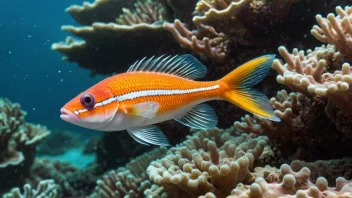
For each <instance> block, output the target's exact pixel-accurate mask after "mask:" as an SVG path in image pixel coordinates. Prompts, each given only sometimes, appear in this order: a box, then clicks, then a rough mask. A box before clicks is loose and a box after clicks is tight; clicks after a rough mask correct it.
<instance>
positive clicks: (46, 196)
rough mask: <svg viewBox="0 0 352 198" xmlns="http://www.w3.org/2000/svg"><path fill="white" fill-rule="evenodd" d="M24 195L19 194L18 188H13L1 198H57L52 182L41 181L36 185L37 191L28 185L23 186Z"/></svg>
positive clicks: (55, 186) (54, 185)
mask: <svg viewBox="0 0 352 198" xmlns="http://www.w3.org/2000/svg"><path fill="white" fill-rule="evenodd" d="M23 188H24V193H23V194H21V190H20V189H19V188H14V189H12V190H11V192H9V193H6V194H4V196H3V198H29V197H30V198H58V197H59V196H58V192H57V185H56V184H55V182H54V180H43V181H41V182H40V183H39V184H38V187H37V189H36V190H35V189H33V187H32V186H31V185H29V184H26V185H24V187H23Z"/></svg>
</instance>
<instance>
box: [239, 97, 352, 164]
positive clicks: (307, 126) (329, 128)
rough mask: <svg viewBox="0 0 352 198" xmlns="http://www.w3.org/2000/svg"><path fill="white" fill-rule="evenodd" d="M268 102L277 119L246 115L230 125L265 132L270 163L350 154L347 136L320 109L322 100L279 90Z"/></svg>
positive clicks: (332, 157)
mask: <svg viewBox="0 0 352 198" xmlns="http://www.w3.org/2000/svg"><path fill="white" fill-rule="evenodd" d="M270 102H271V104H272V106H273V108H274V109H275V114H276V115H277V116H278V117H280V118H281V120H282V121H281V122H272V121H270V120H265V119H263V118H261V117H258V116H253V117H251V116H249V115H246V116H244V117H242V120H241V121H237V122H235V124H234V125H235V127H236V128H237V129H238V130H240V131H242V132H245V133H251V134H255V135H265V136H267V137H268V138H269V139H270V144H271V146H272V149H273V151H274V159H270V160H271V164H275V163H274V162H276V163H277V165H278V164H282V163H288V162H289V161H290V160H293V159H301V160H308V161H312V160H319V159H335V158H340V157H343V156H348V155H350V154H351V153H350V149H351V147H350V144H348V142H349V141H351V139H350V136H347V135H346V134H345V133H344V132H345V131H339V130H338V128H337V126H336V124H335V123H334V122H333V121H332V120H331V119H330V118H329V116H328V115H327V114H326V113H325V112H324V108H325V106H326V100H321V99H319V98H317V97H307V96H305V95H303V94H301V93H295V92H292V93H290V94H288V93H287V92H286V91H285V90H282V91H279V92H278V93H277V96H276V97H273V98H271V99H270ZM331 147H334V148H336V149H337V150H339V151H340V152H336V151H335V150H334V149H330V148H331Z"/></svg>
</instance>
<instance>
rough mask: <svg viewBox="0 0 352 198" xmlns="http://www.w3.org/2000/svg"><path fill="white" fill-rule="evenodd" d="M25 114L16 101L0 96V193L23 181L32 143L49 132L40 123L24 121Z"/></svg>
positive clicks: (30, 160)
mask: <svg viewBox="0 0 352 198" xmlns="http://www.w3.org/2000/svg"><path fill="white" fill-rule="evenodd" d="M25 115H26V112H24V111H23V110H21V108H20V105H19V104H13V103H11V102H10V101H9V100H7V99H2V98H0V138H1V139H0V175H1V177H0V192H2V191H3V190H6V189H7V188H9V187H11V186H13V185H19V184H21V183H22V182H23V177H25V176H27V175H28V174H29V169H30V167H31V165H32V163H33V160H34V158H35V151H36V150H35V149H36V146H37V145H38V143H39V142H40V141H41V140H42V139H43V138H45V137H46V136H48V135H49V134H50V131H48V130H47V128H46V127H44V126H41V125H33V124H29V123H25V122H24V119H25ZM18 178H20V179H18Z"/></svg>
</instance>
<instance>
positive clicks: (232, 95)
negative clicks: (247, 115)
mask: <svg viewBox="0 0 352 198" xmlns="http://www.w3.org/2000/svg"><path fill="white" fill-rule="evenodd" d="M274 58H275V55H265V56H261V57H258V58H256V59H253V60H251V61H249V62H247V63H245V64H243V65H241V66H239V67H238V68H236V69H235V70H233V71H232V72H230V73H229V74H227V75H226V76H225V77H223V78H222V79H220V81H221V82H223V83H225V84H227V86H228V87H229V89H230V90H228V91H225V93H223V95H222V97H223V98H224V99H225V100H227V101H229V102H231V103H233V104H235V105H237V106H239V107H240V108H242V109H244V110H246V111H248V112H251V113H253V114H256V115H258V116H261V117H264V118H266V119H269V120H273V121H280V118H278V117H277V116H276V115H275V114H274V111H273V109H272V107H271V104H270V102H269V99H268V98H267V97H266V96H265V95H264V94H263V93H261V92H259V91H256V90H254V89H253V88H252V87H253V86H254V85H256V84H258V83H259V82H260V81H262V80H263V78H264V77H265V76H266V75H267V74H268V72H269V70H270V68H271V65H272V63H273V61H274Z"/></svg>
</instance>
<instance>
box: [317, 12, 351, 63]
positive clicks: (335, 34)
mask: <svg viewBox="0 0 352 198" xmlns="http://www.w3.org/2000/svg"><path fill="white" fill-rule="evenodd" d="M336 13H337V16H335V15H334V14H332V13H330V14H329V15H328V16H327V18H323V17H322V16H321V15H320V14H318V15H317V16H316V20H317V22H318V24H319V26H317V25H315V26H314V27H313V29H312V30H311V33H312V35H313V36H314V37H315V38H317V39H318V40H319V41H321V42H323V43H330V44H332V45H334V46H335V47H336V49H337V50H339V51H340V52H341V53H342V54H343V55H344V56H345V57H346V58H352V21H351V17H352V7H350V6H346V7H345V9H343V8H342V7H340V6H337V7H336Z"/></svg>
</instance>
